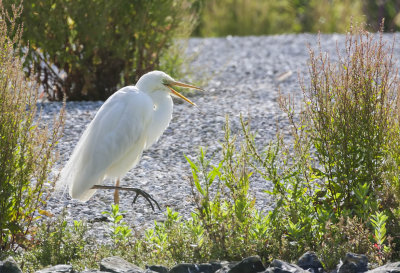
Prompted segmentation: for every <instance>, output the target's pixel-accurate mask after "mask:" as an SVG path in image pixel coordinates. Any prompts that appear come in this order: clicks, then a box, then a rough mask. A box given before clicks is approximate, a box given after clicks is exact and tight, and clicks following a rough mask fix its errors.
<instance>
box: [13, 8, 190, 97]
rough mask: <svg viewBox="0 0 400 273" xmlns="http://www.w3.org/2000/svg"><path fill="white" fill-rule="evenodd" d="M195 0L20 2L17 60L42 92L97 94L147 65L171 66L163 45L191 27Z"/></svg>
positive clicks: (170, 43) (133, 76)
mask: <svg viewBox="0 0 400 273" xmlns="http://www.w3.org/2000/svg"><path fill="white" fill-rule="evenodd" d="M6 2H11V3H12V2H14V1H6ZM195 4H196V1H195V0H185V1H181V0H179V1H178V0H167V1H165V0H154V1H140V0H136V1H124V0H118V1H107V0H96V1H83V0H82V1H68V0H61V1H50V0H32V1H24V2H23V12H22V14H21V18H20V19H21V21H22V22H23V23H24V26H25V30H24V33H23V36H22V40H23V48H22V50H23V51H26V50H28V53H27V56H26V59H25V67H27V69H28V70H30V69H31V68H34V70H33V73H34V75H35V78H36V80H37V81H38V82H40V83H41V84H42V86H43V88H44V91H45V92H46V94H47V95H49V97H50V99H53V100H60V99H62V98H63V94H66V96H67V99H68V100H105V99H107V98H108V97H109V96H110V95H111V94H112V93H113V92H115V91H116V90H117V88H118V87H120V86H122V85H129V84H133V83H135V82H136V81H137V79H138V78H139V77H140V76H141V75H142V74H144V73H146V72H148V71H150V70H154V69H163V70H165V71H166V72H169V71H170V69H175V68H174V66H178V65H179V62H178V60H177V59H176V58H174V57H173V56H169V53H170V51H169V49H170V48H171V47H172V46H173V44H174V42H175V39H176V38H178V37H187V36H188V35H189V34H190V33H191V30H192V27H193V22H194V19H195V16H196V8H195V7H196V5H195ZM171 54H172V55H177V54H182V52H176V51H172V53H171ZM174 72H176V69H175V70H174ZM174 74H175V73H174ZM174 76H178V75H174Z"/></svg>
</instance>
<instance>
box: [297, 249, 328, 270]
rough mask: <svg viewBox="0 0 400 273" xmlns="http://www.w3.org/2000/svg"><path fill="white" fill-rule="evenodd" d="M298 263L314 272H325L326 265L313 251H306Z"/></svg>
mask: <svg viewBox="0 0 400 273" xmlns="http://www.w3.org/2000/svg"><path fill="white" fill-rule="evenodd" d="M297 265H298V266H300V267H301V268H303V269H304V270H307V271H310V272H312V273H322V272H324V266H323V265H322V263H321V261H320V260H319V259H318V257H317V255H316V254H315V253H314V252H312V251H307V252H306V253H304V254H303V255H302V256H301V257H300V259H299V261H298V262H297Z"/></svg>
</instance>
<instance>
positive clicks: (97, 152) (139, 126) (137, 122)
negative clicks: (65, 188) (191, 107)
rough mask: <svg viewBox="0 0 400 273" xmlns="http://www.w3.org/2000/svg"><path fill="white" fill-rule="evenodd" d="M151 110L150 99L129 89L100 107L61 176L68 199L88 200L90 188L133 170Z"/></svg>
mask: <svg viewBox="0 0 400 273" xmlns="http://www.w3.org/2000/svg"><path fill="white" fill-rule="evenodd" d="M152 109H153V104H152V100H151V99H150V97H149V96H148V95H146V94H145V93H143V92H140V91H138V90H137V88H135V87H133V86H130V87H125V88H123V89H121V90H119V91H118V92H116V93H115V94H114V95H113V96H111V97H110V98H109V99H108V100H107V101H106V102H105V103H104V104H103V106H102V107H101V108H100V109H99V111H98V112H97V114H96V116H95V117H94V119H93V120H92V122H91V123H90V124H89V126H88V127H87V129H86V130H85V132H84V133H83V135H82V137H81V139H80V140H79V142H78V144H77V146H76V148H75V149H74V152H73V153H72V156H71V158H70V160H69V161H68V163H67V165H66V166H65V168H64V169H63V171H62V173H61V179H60V181H61V184H67V185H69V192H70V195H71V197H72V198H76V199H80V200H82V201H86V200H88V199H89V198H90V197H91V196H92V195H93V194H94V192H95V190H93V189H91V188H92V187H93V186H94V185H96V184H101V183H102V181H103V180H104V179H105V178H107V177H109V178H111V177H116V176H122V175H124V174H125V173H126V172H127V171H128V170H129V169H130V168H131V167H133V165H134V164H135V163H136V162H137V161H138V159H139V157H140V155H141V153H142V151H143V149H144V147H145V145H146V134H147V127H148V124H149V123H150V122H151V118H152Z"/></svg>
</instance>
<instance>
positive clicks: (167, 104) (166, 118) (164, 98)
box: [146, 91, 173, 149]
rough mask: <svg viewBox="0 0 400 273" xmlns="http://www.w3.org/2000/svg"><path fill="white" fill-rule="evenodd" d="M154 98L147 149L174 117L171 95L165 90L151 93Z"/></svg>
mask: <svg viewBox="0 0 400 273" xmlns="http://www.w3.org/2000/svg"><path fill="white" fill-rule="evenodd" d="M149 96H150V97H151V98H152V100H153V111H154V112H153V119H152V121H151V123H150V125H149V127H148V134H147V143H146V149H147V148H149V147H150V146H151V145H152V144H154V142H156V141H157V140H158V139H159V138H160V136H161V135H162V134H163V132H164V130H165V129H167V127H168V124H169V122H170V121H171V118H172V109H173V102H172V98H171V96H170V95H169V94H168V93H167V92H164V91H156V92H151V93H149Z"/></svg>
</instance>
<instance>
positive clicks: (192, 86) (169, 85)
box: [165, 82, 203, 106]
mask: <svg viewBox="0 0 400 273" xmlns="http://www.w3.org/2000/svg"><path fill="white" fill-rule="evenodd" d="M165 85H166V86H167V87H168V88H169V90H171V93H172V94H174V95H175V96H177V97H180V98H181V99H183V100H185V101H187V102H188V103H190V104H191V105H194V106H196V104H195V103H194V102H192V101H191V100H189V99H188V98H186V97H185V96H184V95H182V94H180V93H179V92H177V91H175V90H174V89H173V88H172V86H174V85H175V86H181V87H186V88H193V89H197V90H203V89H201V88H199V87H197V86H194V85H190V84H186V83H181V82H170V83H167V84H165Z"/></svg>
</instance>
